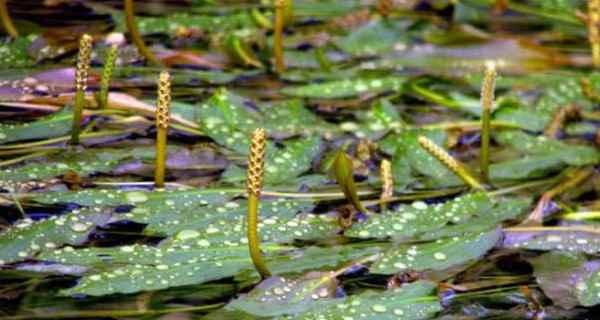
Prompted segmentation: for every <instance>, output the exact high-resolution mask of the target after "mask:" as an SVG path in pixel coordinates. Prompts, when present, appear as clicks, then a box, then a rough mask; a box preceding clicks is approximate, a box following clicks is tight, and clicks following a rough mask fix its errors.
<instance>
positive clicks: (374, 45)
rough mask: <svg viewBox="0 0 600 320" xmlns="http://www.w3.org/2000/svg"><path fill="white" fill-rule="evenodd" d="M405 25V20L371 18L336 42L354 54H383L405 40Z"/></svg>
mask: <svg viewBox="0 0 600 320" xmlns="http://www.w3.org/2000/svg"><path fill="white" fill-rule="evenodd" d="M405 26H407V24H406V22H405V21H394V20H388V19H377V18H376V19H372V20H371V21H369V23H367V24H365V25H363V26H361V27H359V28H358V29H357V30H351V31H350V32H349V33H348V35H347V36H345V37H343V38H340V39H338V40H337V41H336V44H337V45H338V46H339V47H340V48H341V49H342V50H344V51H346V52H348V53H350V54H352V55H354V56H372V55H379V54H385V53H388V52H390V51H392V50H393V49H394V46H396V45H399V44H404V43H406V42H407V36H406V35H407V32H406V30H405V29H406V27H405Z"/></svg>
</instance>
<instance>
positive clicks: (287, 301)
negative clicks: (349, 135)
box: [226, 273, 337, 317]
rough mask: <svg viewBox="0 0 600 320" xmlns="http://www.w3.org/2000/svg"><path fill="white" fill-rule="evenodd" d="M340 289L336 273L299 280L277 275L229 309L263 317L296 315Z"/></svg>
mask: <svg viewBox="0 0 600 320" xmlns="http://www.w3.org/2000/svg"><path fill="white" fill-rule="evenodd" d="M336 289H337V280H336V278H335V277H334V275H333V274H332V273H324V274H321V273H317V274H308V275H307V276H306V277H305V278H301V279H297V280H294V279H286V278H282V277H278V276H275V277H271V278H268V279H265V280H264V281H262V282H261V283H260V284H259V285H258V286H256V287H255V288H254V289H253V290H252V291H250V292H249V293H248V294H247V295H244V296H242V297H241V298H238V299H236V300H234V301H232V302H231V303H229V304H228V305H227V307H226V308H228V309H234V310H235V309H238V310H242V311H244V312H246V313H250V314H253V315H257V316H262V317H273V316H279V315H285V314H296V313H300V312H304V311H307V310H309V309H311V308H314V307H315V305H317V304H318V303H319V302H320V301H322V300H326V299H331V298H333V297H334V296H335V291H336Z"/></svg>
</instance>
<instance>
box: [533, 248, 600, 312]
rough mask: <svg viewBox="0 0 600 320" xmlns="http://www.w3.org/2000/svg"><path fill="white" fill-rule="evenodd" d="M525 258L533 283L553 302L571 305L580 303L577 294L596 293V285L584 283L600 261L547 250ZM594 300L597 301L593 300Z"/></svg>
mask: <svg viewBox="0 0 600 320" xmlns="http://www.w3.org/2000/svg"><path fill="white" fill-rule="evenodd" d="M529 262H531V264H532V265H533V274H534V276H535V279H536V281H537V283H538V284H539V285H540V287H541V288H542V290H543V291H544V294H546V296H548V297H549V298H550V299H552V301H553V302H554V303H555V304H556V305H559V306H561V307H563V308H565V309H571V308H573V307H575V306H577V305H579V304H581V303H580V296H584V295H587V296H589V295H590V294H591V295H594V293H595V294H597V291H598V289H597V288H598V287H597V286H594V285H593V284H592V285H591V286H588V285H587V284H586V282H587V281H586V278H588V277H590V276H591V277H593V275H594V273H595V271H596V270H598V269H599V268H600V264H599V263H598V262H587V261H586V259H585V256H584V255H583V254H576V253H572V252H560V251H559V252H548V253H544V254H543V255H541V256H539V257H536V258H533V259H530V260H529ZM594 288H596V289H595V291H596V292H594ZM595 299H598V297H597V296H596V297H595ZM584 300H585V298H584ZM596 303H600V301H598V300H597V302H596ZM594 304H595V303H594Z"/></svg>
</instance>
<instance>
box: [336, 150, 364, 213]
mask: <svg viewBox="0 0 600 320" xmlns="http://www.w3.org/2000/svg"><path fill="white" fill-rule="evenodd" d="M332 170H333V174H334V176H335V180H336V181H337V183H338V184H339V185H340V188H342V192H344V195H345V196H346V199H348V201H349V202H350V203H351V204H352V205H353V206H354V208H356V210H358V211H362V212H368V211H367V209H366V208H365V207H364V206H363V205H362V203H361V202H360V200H359V199H358V193H357V191H356V185H355V184H354V177H353V173H352V160H351V159H350V157H349V156H348V155H347V154H346V153H345V152H344V151H339V152H338V153H337V155H336V156H335V159H334V160H333V168H332Z"/></svg>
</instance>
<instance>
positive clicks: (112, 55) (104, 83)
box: [98, 45, 118, 108]
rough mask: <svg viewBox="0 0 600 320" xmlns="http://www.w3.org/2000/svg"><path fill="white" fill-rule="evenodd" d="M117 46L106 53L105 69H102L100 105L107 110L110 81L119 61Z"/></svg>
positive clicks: (113, 46)
mask: <svg viewBox="0 0 600 320" xmlns="http://www.w3.org/2000/svg"><path fill="white" fill-rule="evenodd" d="M117 49H118V48H117V45H112V46H111V47H110V49H108V52H107V53H106V58H105V59H104V68H103V69H102V78H101V79H100V92H99V93H98V104H99V105H100V108H106V107H107V105H108V91H109V90H110V79H111V78H112V74H113V71H114V69H115V62H116V60H117V52H118V51H117Z"/></svg>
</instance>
